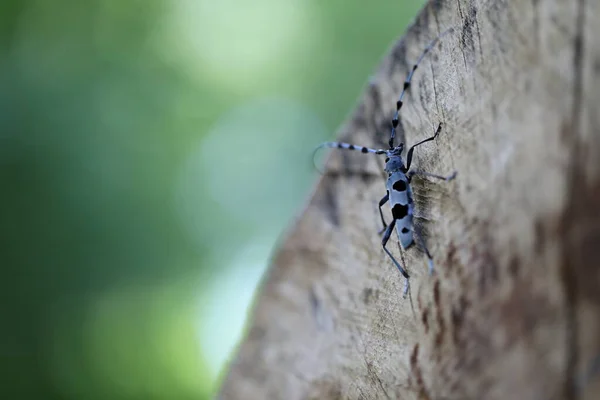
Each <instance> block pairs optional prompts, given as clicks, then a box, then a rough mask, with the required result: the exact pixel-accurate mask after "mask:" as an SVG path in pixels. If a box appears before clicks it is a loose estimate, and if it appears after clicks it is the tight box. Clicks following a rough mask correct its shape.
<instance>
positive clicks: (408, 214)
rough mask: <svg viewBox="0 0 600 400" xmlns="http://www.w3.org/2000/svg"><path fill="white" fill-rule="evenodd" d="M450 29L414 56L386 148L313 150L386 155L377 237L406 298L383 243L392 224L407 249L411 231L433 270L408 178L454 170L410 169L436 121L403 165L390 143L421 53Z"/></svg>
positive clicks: (343, 146) (398, 149)
mask: <svg viewBox="0 0 600 400" xmlns="http://www.w3.org/2000/svg"><path fill="white" fill-rule="evenodd" d="M453 30H454V29H453V28H451V29H449V30H447V31H445V32H444V33H442V34H441V35H439V36H438V37H437V38H435V39H434V40H433V41H432V42H431V43H430V44H429V45H428V46H427V47H426V48H425V50H423V53H421V56H420V57H419V58H418V60H417V62H416V63H415V64H414V66H413V67H412V69H411V71H410V72H409V73H408V76H407V77H406V79H405V81H404V87H403V89H402V93H400V97H399V98H398V101H397V102H396V113H395V114H394V118H393V119H392V130H391V134H390V139H389V142H388V144H389V146H390V148H389V149H388V150H385V149H372V148H369V147H364V146H356V145H353V144H348V143H340V142H325V143H322V144H321V145H319V146H318V147H317V148H316V149H315V152H316V151H317V150H319V149H321V148H325V147H327V148H338V149H348V150H358V151H360V152H361V153H365V154H366V153H372V154H385V155H386V159H385V172H387V174H388V178H387V182H386V189H387V193H386V195H385V196H383V198H382V199H381V200H380V201H379V215H380V217H381V222H382V223H383V228H382V229H381V230H380V231H379V234H381V233H382V232H383V238H382V240H381V245H382V247H383V250H384V251H385V252H386V253H387V255H388V256H389V257H390V258H391V259H392V262H393V263H394V265H396V267H397V268H398V270H399V271H400V273H401V274H402V276H404V278H405V283H404V291H403V295H404V297H406V294H407V293H408V289H409V282H408V280H409V275H408V273H407V272H406V270H405V269H404V268H403V267H402V266H401V265H400V263H399V262H398V261H396V259H395V258H394V256H393V255H392V253H390V251H389V250H388V249H387V247H386V244H387V242H388V240H389V239H390V236H391V234H392V231H393V230H394V227H396V232H397V234H398V240H399V241H400V245H401V246H402V249H404V250H406V249H408V248H409V247H410V246H411V245H412V244H413V242H414V240H413V233H414V235H415V236H416V237H417V239H418V240H419V242H420V243H421V245H422V247H423V249H424V250H425V254H427V259H428V263H429V273H430V274H432V273H433V258H432V257H431V253H430V252H429V249H428V248H427V246H426V244H425V240H424V239H423V237H422V235H421V233H420V232H419V230H418V229H415V228H414V227H413V211H414V202H413V197H412V190H411V188H410V182H411V179H412V177H413V176H415V175H421V176H428V177H431V178H437V179H442V180H445V181H450V180H452V179H454V178H455V177H456V171H454V173H452V174H450V175H448V176H441V175H435V174H431V173H428V172H424V171H415V170H413V171H411V170H410V165H411V162H412V157H413V151H414V150H415V148H416V147H417V146H419V145H421V144H423V143H426V142H429V141H432V140H434V139H435V138H437V136H438V135H439V134H440V131H441V130H442V123H441V122H440V124H439V125H438V127H437V129H436V130H435V132H434V134H433V136H431V137H429V138H427V139H424V140H421V141H420V142H418V143H416V144H414V145H412V147H410V148H409V149H408V153H407V154H406V164H405V163H404V160H403V159H402V151H403V150H404V143H400V144H399V145H398V146H395V145H394V139H395V137H396V128H397V127H398V114H399V112H400V109H401V108H402V104H403V103H402V100H403V98H404V94H405V93H406V91H407V90H408V89H409V88H410V83H411V80H412V77H413V74H414V73H415V71H416V70H417V67H418V66H419V64H420V63H421V61H422V60H423V58H424V57H425V55H426V54H427V53H428V52H429V51H430V50H431V49H432V48H433V47H434V46H435V44H436V43H437V42H438V40H440V39H441V38H442V37H443V36H445V35H446V34H448V33H450V32H451V31H453ZM313 158H314V153H313ZM388 201H389V202H390V206H391V208H392V217H393V219H392V222H391V223H390V224H389V225H388V224H387V223H386V222H385V219H384V218H383V212H382V211H381V207H383V205H384V204H385V203H387V202H388Z"/></svg>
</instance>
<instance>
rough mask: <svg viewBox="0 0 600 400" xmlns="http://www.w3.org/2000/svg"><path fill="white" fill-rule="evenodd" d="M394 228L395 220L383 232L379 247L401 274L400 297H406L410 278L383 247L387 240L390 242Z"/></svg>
mask: <svg viewBox="0 0 600 400" xmlns="http://www.w3.org/2000/svg"><path fill="white" fill-rule="evenodd" d="M395 226H396V220H395V219H393V220H392V222H390V224H389V225H388V226H387V228H386V229H385V232H384V234H383V238H382V239H381V245H382V246H383V250H385V252H386V253H387V255H388V256H390V258H391V259H392V262H393V263H394V265H395V266H396V267H397V268H398V270H399V271H400V273H401V274H402V276H403V277H404V279H405V281H404V291H403V293H402V296H403V297H406V294H407V293H408V279H409V278H410V277H409V276H408V273H407V272H406V270H405V269H404V268H402V266H401V265H400V263H399V262H398V261H396V259H395V258H394V256H393V255H392V253H390V251H389V250H388V249H387V247H385V245H386V244H387V242H388V240H390V236H391V235H392V232H393V231H394V227H395Z"/></svg>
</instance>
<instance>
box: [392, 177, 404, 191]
mask: <svg viewBox="0 0 600 400" xmlns="http://www.w3.org/2000/svg"><path fill="white" fill-rule="evenodd" d="M392 188H393V189H394V190H395V191H396V192H404V191H405V190H406V182H404V181H402V180H398V181H396V182H395V183H394V186H392Z"/></svg>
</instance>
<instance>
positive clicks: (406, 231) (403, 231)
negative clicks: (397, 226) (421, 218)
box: [402, 227, 410, 233]
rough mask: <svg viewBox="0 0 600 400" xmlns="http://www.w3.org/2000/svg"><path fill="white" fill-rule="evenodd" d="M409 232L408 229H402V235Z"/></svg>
mask: <svg viewBox="0 0 600 400" xmlns="http://www.w3.org/2000/svg"><path fill="white" fill-rule="evenodd" d="M408 232H410V231H409V230H408V228H407V227H404V228H402V233H408Z"/></svg>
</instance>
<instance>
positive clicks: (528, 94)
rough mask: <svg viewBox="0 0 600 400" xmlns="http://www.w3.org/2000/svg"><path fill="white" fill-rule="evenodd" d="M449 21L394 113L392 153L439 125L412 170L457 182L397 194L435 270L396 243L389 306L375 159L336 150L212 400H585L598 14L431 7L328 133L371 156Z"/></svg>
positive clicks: (594, 334)
mask: <svg viewBox="0 0 600 400" xmlns="http://www.w3.org/2000/svg"><path fill="white" fill-rule="evenodd" d="M451 27H454V28H455V30H454V32H453V33H450V34H448V35H446V36H444V37H443V38H442V39H441V40H440V42H439V43H438V45H436V46H435V47H434V48H433V49H432V51H431V52H430V53H429V54H428V55H427V56H426V58H425V59H424V61H423V63H422V64H421V65H420V66H419V68H418V69H417V71H416V73H415V76H414V80H413V83H412V86H411V89H410V90H409V92H408V93H407V95H406V97H405V99H404V100H405V101H404V106H403V108H402V110H401V113H400V118H401V121H400V126H401V128H402V129H401V136H400V138H401V139H402V140H403V141H404V142H405V143H406V144H407V145H411V144H414V143H416V142H417V141H418V140H421V139H424V138H426V137H428V136H431V134H432V133H433V130H434V129H435V128H436V127H437V125H438V123H439V122H443V124H444V125H443V129H442V132H441V134H440V136H439V137H438V138H437V139H436V140H435V141H434V142H429V143H427V144H423V145H422V146H420V147H418V148H417V149H416V150H415V158H414V159H413V168H416V169H419V170H425V171H428V172H433V173H438V174H448V173H450V172H452V171H454V170H457V171H458V176H457V178H456V179H455V180H454V181H451V182H443V181H434V180H431V179H427V178H418V177H416V178H414V179H413V181H412V182H413V183H412V187H413V192H414V197H415V202H416V215H417V216H418V217H419V218H418V219H417V222H419V223H420V225H421V226H422V229H423V230H424V233H425V236H426V240H427V243H428V247H429V249H430V251H431V253H432V255H433V258H434V260H435V263H436V269H435V273H434V274H433V275H432V276H430V275H429V274H428V271H427V263H426V261H427V259H426V257H425V255H424V254H423V251H422V250H421V249H419V248H417V246H413V247H412V248H410V249H408V250H406V251H401V250H400V248H399V246H398V244H397V238H396V235H393V236H392V239H391V240H390V242H389V245H388V246H389V248H390V249H391V251H392V253H393V254H394V255H395V257H396V258H397V259H398V260H400V261H401V263H403V265H404V266H405V267H406V269H407V270H408V273H409V274H410V276H411V291H410V295H409V296H408V298H406V299H403V297H402V286H403V278H402V277H401V275H400V274H399V273H398V270H397V269H396V268H395V267H394V265H393V264H392V263H391V261H390V260H389V258H388V257H387V256H386V254H385V253H384V251H383V250H382V247H381V237H380V236H378V235H377V231H378V230H379V229H380V228H381V222H380V220H379V215H378V211H377V203H378V201H379V199H380V198H381V197H383V195H384V194H385V186H384V182H385V178H386V176H385V174H384V172H383V160H382V159H381V158H382V157H380V156H376V155H371V154H366V155H365V154H360V152H358V153H357V152H354V153H352V152H349V151H341V150H335V151H334V152H333V153H332V155H331V157H330V159H329V161H328V163H327V164H326V170H327V172H326V173H325V175H324V176H323V177H322V178H321V180H320V182H319V184H318V185H317V188H316V190H315V192H314V194H313V196H312V198H311V200H310V202H309V204H308V206H307V208H306V209H305V210H304V212H303V213H302V215H301V217H300V218H299V219H298V221H297V222H296V224H295V226H294V227H293V228H292V229H291V230H290V231H289V232H288V234H287V236H286V238H285V240H284V242H283V244H282V246H281V248H280V249H279V250H278V252H277V253H276V255H275V257H274V259H273V263H272V265H271V268H270V272H269V274H268V277H266V278H265V282H264V283H263V287H262V292H261V294H260V296H259V298H258V300H257V303H256V306H255V309H254V314H253V319H252V322H251V327H250V329H249V331H248V334H247V336H246V338H245V339H244V341H243V342H242V344H241V346H240V348H239V351H238V354H237V355H236V357H235V359H234V360H233V363H232V364H231V367H230V371H229V373H228V376H227V378H226V380H225V382H224V386H223V387H222V390H221V393H220V398H221V399H223V400H230V399H231V400H233V399H290V400H295V399H325V400H327V399H339V398H342V399H395V398H399V399H457V400H462V399H503V400H506V399H600V361H599V360H600V356H599V355H600V268H599V267H600V161H599V160H600V2H598V1H590V0H588V1H583V0H513V1H506V0H495V1H490V0H469V1H467V0H453V1H450V0H439V1H431V2H429V3H428V4H427V5H426V6H425V8H424V9H423V11H422V12H421V13H420V15H419V16H418V17H417V19H416V21H415V23H414V25H413V26H411V27H410V29H409V30H408V32H407V34H406V35H405V36H404V37H403V39H402V40H400V41H399V42H398V43H397V45H395V46H394V47H393V49H392V50H391V52H390V54H389V55H388V56H387V57H386V58H385V60H384V61H383V63H382V65H381V67H380V68H379V70H378V72H377V73H376V75H375V76H374V77H373V79H372V80H371V81H370V83H369V86H368V88H367V89H366V91H365V94H364V95H363V97H362V99H361V101H360V103H359V105H358V107H357V109H356V111H355V112H354V114H353V115H352V117H351V118H350V119H349V121H347V123H346V124H345V125H344V127H343V129H342V130H341V134H340V139H342V140H343V141H346V142H349V143H355V144H360V145H365V146H370V147H384V148H385V146H386V143H387V140H388V137H389V131H390V120H391V118H392V116H393V113H394V111H395V103H396V100H397V96H398V94H399V93H400V91H401V90H402V86H403V82H404V79H405V76H406V74H407V72H408V71H409V70H410V68H411V67H412V63H414V62H415V60H416V59H417V57H418V56H419V54H420V53H421V51H422V50H423V49H424V48H425V46H426V45H427V44H428V43H429V42H430V41H431V40H432V39H433V38H435V37H436V36H437V35H438V34H439V33H440V32H442V31H444V30H446V29H448V28H451ZM307 157H308V155H307ZM386 207H387V206H386ZM388 209H389V207H388ZM386 217H387V218H386V219H387V220H388V222H389V220H390V216H389V214H387V215H386Z"/></svg>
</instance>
